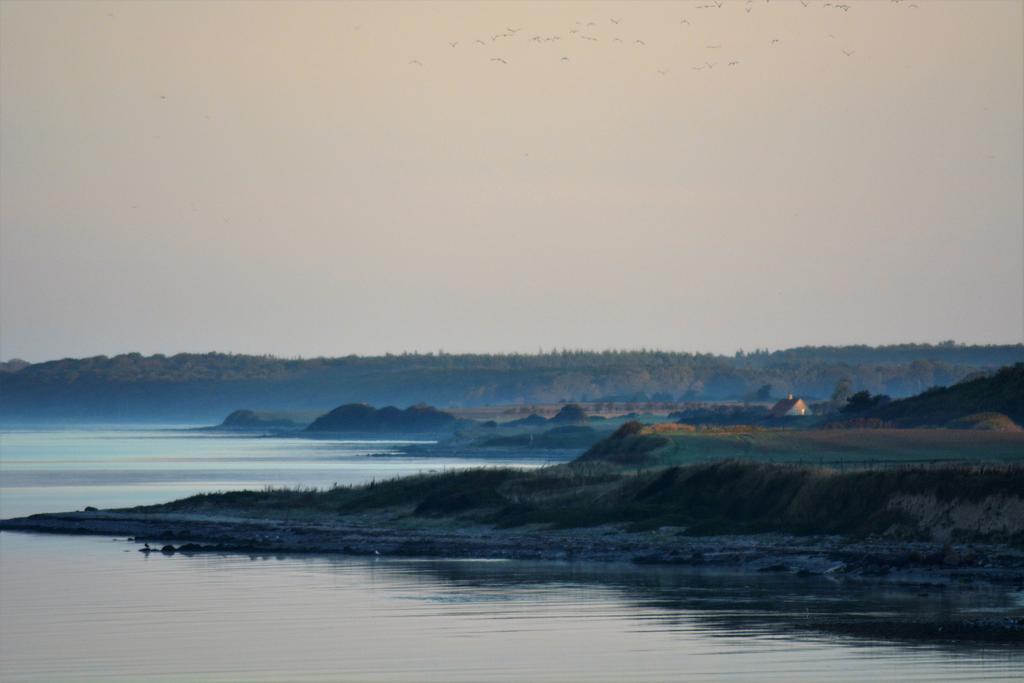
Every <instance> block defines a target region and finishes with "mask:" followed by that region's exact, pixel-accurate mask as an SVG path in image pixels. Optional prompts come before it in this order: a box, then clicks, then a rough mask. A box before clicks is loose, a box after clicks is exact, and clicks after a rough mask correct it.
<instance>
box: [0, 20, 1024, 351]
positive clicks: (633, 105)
mask: <svg viewBox="0 0 1024 683" xmlns="http://www.w3.org/2000/svg"><path fill="white" fill-rule="evenodd" d="M845 1H846V5H843V3H842V0H840V2H837V3H834V4H832V3H824V2H821V1H820V0H819V1H813V2H811V1H808V2H807V4H806V6H805V5H804V3H802V2H800V1H794V2H782V1H779V0H772V1H771V2H764V1H762V0H756V1H752V2H747V1H746V0H733V1H730V0H725V2H722V3H721V6H718V3H716V2H715V0H698V1H697V2H682V3H671V2H657V3H649V4H644V3H634V2H629V3H614V2H601V3H596V2H595V3H587V2H570V3H546V2H545V3H526V2H509V3H502V2H486V3H462V2H459V3H432V2H413V3H378V2H374V3H328V2H315V3H308V4H303V3H298V2H289V3H272V2H259V3H251V4H250V3H244V2H231V3H213V2H169V3H160V2H144V3H142V2H137V3H128V2H123V3H122V2H116V3H103V2H86V1H78V2H62V3H48V2H11V1H8V0H2V1H0V358H2V359H9V358H14V357H20V358H25V359H27V360H30V361H41V360H47V359H53V358H61V357H69V356H70V357H79V356H91V355H98V354H106V355H113V354H116V353H122V352H129V351H139V352H142V353H146V354H149V353H168V354H169V353H176V352H182V351H197V352H202V351H231V352H237V353H272V354H276V355H282V356H307V357H308V356H317V355H328V356H336V355H347V354H352V353H355V354H379V353H385V352H394V353H397V352H402V351H414V350H418V351H438V350H444V351H446V352H450V353H454V352H464V351H474V352H512V351H519V352H533V351H537V350H538V349H545V350H548V349H551V348H587V349H605V348H640V347H646V348H660V349H671V350H687V351H704V352H707V351H710V352H719V353H732V352H733V351H735V350H738V349H747V350H750V349H753V348H773V349H774V348H784V347H791V346H797V345H805V344H849V343H867V344H880V343H898V342H912V341H914V342H938V341H942V340H947V339H955V340H957V341H960V342H965V343H1015V342H1021V341H1024V189H1022V188H1024V136H1022V129H1024V86H1022V83H1024V45H1022V33H1024V3H1022V2H1019V1H1010V2H984V1H981V0H970V1H968V2H953V1H942V2H938V1H931V2H930V1H929V0H917V1H916V2H911V1H909V0H904V1H903V2H889V1H884V2H883V1H878V2H857V1H855V0H845ZM844 8H845V9H844ZM478 41H479V42H478ZM453 43H454V45H453ZM498 60H501V61H498Z"/></svg>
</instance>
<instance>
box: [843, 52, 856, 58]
mask: <svg viewBox="0 0 1024 683" xmlns="http://www.w3.org/2000/svg"><path fill="white" fill-rule="evenodd" d="M854 52H856V50H843V54H844V55H846V56H847V57H852V56H853V53H854Z"/></svg>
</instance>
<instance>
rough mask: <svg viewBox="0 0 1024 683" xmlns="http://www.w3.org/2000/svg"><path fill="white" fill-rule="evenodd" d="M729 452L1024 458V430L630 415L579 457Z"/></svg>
mask: <svg viewBox="0 0 1024 683" xmlns="http://www.w3.org/2000/svg"><path fill="white" fill-rule="evenodd" d="M729 459H742V460H753V461H758V462H784V463H815V464H823V465H833V466H855V465H856V466H863V465H871V466H880V465H894V464H907V463H935V462H998V463H1005V462H1024V432H1021V431H1009V432H1001V431H979V430H957V429H800V430H795V429H763V428H757V427H751V426H741V427H729V428H708V429H696V428H694V427H692V426H688V425H671V424H665V425H641V424H640V423H638V422H633V423H627V424H626V425H623V426H622V427H621V428H619V430H618V431H616V432H615V433H614V434H613V435H612V436H610V437H609V438H607V439H604V440H602V441H599V442H597V443H596V444H594V445H593V446H592V447H591V448H590V449H589V450H588V451H587V452H586V453H584V454H583V455H582V456H580V461H581V462H606V463H610V464H614V465H618V466H624V467H658V466H665V465H686V464H692V463H702V462H709V461H721V460H729Z"/></svg>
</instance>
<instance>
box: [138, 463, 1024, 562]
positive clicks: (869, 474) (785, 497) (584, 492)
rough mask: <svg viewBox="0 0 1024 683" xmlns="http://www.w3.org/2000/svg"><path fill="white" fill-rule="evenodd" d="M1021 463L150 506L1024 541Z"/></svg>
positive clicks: (583, 474)
mask: <svg viewBox="0 0 1024 683" xmlns="http://www.w3.org/2000/svg"><path fill="white" fill-rule="evenodd" d="M1022 491H1024V467H1020V466H1013V465H1004V466H940V467H916V466H913V467H911V466H908V467H900V468H889V469H876V470H858V471H839V470H837V469H834V468H823V467H811V466H800V465H781V464H769V463H752V462H734V461H726V462H718V463H711V464H699V465H689V466H681V467H680V466H676V467H668V468H663V469H661V468H659V469H652V470H634V471H623V470H621V469H615V468H612V467H610V466H609V465H607V464H603V463H590V464H588V463H585V462H584V463H575V464H572V465H559V466H554V467H547V468H542V469H539V470H533V471H522V470H512V469H501V468H487V469H475V470H468V471H460V472H455V473H448V474H435V475H422V476H415V477H403V478H400V479H394V480H390V481H385V482H381V483H374V484H369V485H365V486H358V487H337V488H333V489H330V490H323V491H319V490H294V489H268V490H265V491H239V492H230V493H220V494H205V495H199V496H193V497H191V498H186V499H183V500H180V501H175V502H173V503H169V504H166V505H161V506H153V507H150V508H146V509H147V510H151V511H160V512H184V511H187V512H226V511H237V510H243V511H245V512H246V513H247V514H258V515H265V516H267V517H281V516H290V515H298V516H302V515H314V514H315V515H332V516H333V515H339V516H345V515H355V514H360V513H367V512H374V513H383V514H386V515H389V516H390V518H391V519H392V520H393V521H395V522H401V523H403V524H420V523H422V524H437V523H452V524H465V523H474V524H488V525H495V526H498V527H520V526H524V525H545V526H550V527H555V528H573V527H588V526H596V525H602V524H623V525H626V526H627V527H628V528H629V529H630V530H633V531H642V530H647V529H655V528H658V527H662V526H676V527H683V528H684V529H685V532H686V533H688V534H691V535H711V534H729V533H737V534H738V533H764V532H784V533H795V534H848V535H852V536H866V535H872V534H878V535H884V536H888V537H893V538H918V539H930V540H978V541H981V540H988V541H1009V542H1013V543H1021V542H1024V500H1022V498H1021V492H1022Z"/></svg>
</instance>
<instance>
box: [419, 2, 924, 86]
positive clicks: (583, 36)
mask: <svg viewBox="0 0 1024 683" xmlns="http://www.w3.org/2000/svg"><path fill="white" fill-rule="evenodd" d="M771 2H772V0H764V4H765V5H768V4H771ZM889 2H890V4H892V5H894V6H902V7H905V8H906V9H918V5H917V4H916V3H914V2H908V1H907V0H889ZM799 3H800V5H802V6H803V7H804V8H807V9H809V8H811V7H812V5H818V6H820V7H821V9H823V10H832V11H839V12H842V13H844V14H845V13H847V12H849V11H850V10H851V9H854V7H853V6H852V5H849V4H846V3H842V2H839V3H835V2H812V0H799ZM730 4H732V5H742V6H743V9H744V11H745V12H746V13H747V14H750V13H751V12H752V11H753V10H754V8H755V6H756V5H755V0H737V2H734V3H730ZM756 4H761V3H760V0H756ZM726 6H727V0H712V2H711V3H704V4H697V5H694V6H693V8H694V9H695V10H721V9H723V8H725V7H726ZM696 21H697V23H698V25H699V24H700V21H699V20H696ZM622 22H623V17H608V18H607V20H602V21H601V22H597V21H577V22H575V25H574V26H573V27H571V28H569V29H568V30H567V31H566V32H565V33H558V34H539V33H538V34H524V33H523V31H524V27H522V26H519V27H513V26H506V27H504V29H503V30H501V31H498V32H496V33H493V34H491V35H490V36H485V37H484V38H479V37H478V38H473V39H471V40H449V41H447V44H448V46H449V48H451V49H453V50H455V49H460V46H461V48H462V49H465V48H467V47H470V48H476V49H479V48H480V47H488V46H491V47H499V48H500V47H502V46H503V45H505V44H506V43H508V42H509V41H515V40H517V39H519V40H521V39H522V38H524V37H526V36H527V35H528V36H529V37H528V38H527V39H526V42H527V43H533V44H536V45H542V44H554V45H558V46H562V47H563V48H564V49H563V54H561V55H560V56H559V58H558V61H559V62H561V63H565V62H571V61H572V57H570V56H569V54H564V52H569V51H570V49H571V45H572V43H573V41H588V42H593V43H597V42H602V41H605V42H609V43H621V44H623V45H627V44H628V45H631V46H633V47H634V48H638V49H639V48H644V47H646V46H647V42H646V41H645V40H644V39H643V38H637V37H627V38H624V37H622V36H621V35H608V34H607V32H605V31H602V29H608V28H611V31H612V33H618V28H619V26H620V24H622ZM679 25H680V26H686V27H690V28H692V27H693V26H694V22H692V21H691V20H690V19H689V18H683V19H680V20H679ZM627 26H628V22H627ZM828 35H829V38H832V39H834V38H835V36H834V35H833V34H828ZM766 42H767V45H768V46H769V47H772V46H775V45H778V44H780V43H782V39H781V38H771V39H769V40H767V41H766ZM704 47H705V48H706V49H708V50H720V49H722V48H723V44H722V43H708V44H705V46H704ZM839 52H840V53H842V54H843V55H844V56H846V57H853V56H854V55H855V54H856V50H852V49H847V48H845V47H844V48H839ZM487 59H488V60H489V61H490V62H491V63H493V64H497V65H502V66H507V65H508V64H509V63H510V59H509V57H508V55H507V54H501V55H497V56H490V57H488V58H487ZM408 63H409V65H410V66H414V67H421V68H422V67H424V62H423V61H421V60H420V59H411V60H409V62H408ZM719 63H724V64H726V65H727V66H728V67H735V66H739V65H740V60H739V59H728V60H724V61H723V62H718V61H706V60H703V61H700V62H699V63H696V64H694V65H693V66H692V67H691V69H693V70H694V71H703V70H705V69H707V70H710V69H713V68H715V67H716V66H718V64H719ZM656 72H657V74H658V75H659V76H667V75H668V74H669V73H670V70H669V69H668V68H667V67H663V68H658V69H657V70H656Z"/></svg>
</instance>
